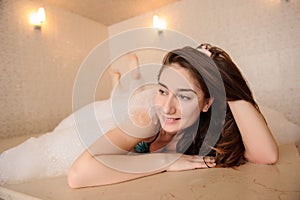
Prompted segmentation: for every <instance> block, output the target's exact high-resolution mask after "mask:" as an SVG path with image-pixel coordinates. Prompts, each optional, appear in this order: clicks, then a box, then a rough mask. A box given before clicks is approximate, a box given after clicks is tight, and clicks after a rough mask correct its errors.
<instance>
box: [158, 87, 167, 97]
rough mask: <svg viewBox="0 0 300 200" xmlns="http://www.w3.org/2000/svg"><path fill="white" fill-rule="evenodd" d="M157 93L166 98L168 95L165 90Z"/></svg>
mask: <svg viewBox="0 0 300 200" xmlns="http://www.w3.org/2000/svg"><path fill="white" fill-rule="evenodd" d="M158 93H159V94H160V95H162V96H167V95H168V91H167V90H163V89H159V90H158Z"/></svg>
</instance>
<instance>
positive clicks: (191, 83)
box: [159, 63, 199, 91]
mask: <svg viewBox="0 0 300 200" xmlns="http://www.w3.org/2000/svg"><path fill="white" fill-rule="evenodd" d="M159 82H161V83H163V84H165V85H167V87H168V88H170V89H172V90H174V91H175V90H178V89H181V88H186V89H193V90H197V89H198V88H199V87H198V86H197V84H196V81H195V80H194V78H193V76H192V75H191V73H190V72H189V71H188V69H186V68H183V67H181V66H180V65H179V64H177V63H172V64H170V65H168V66H165V67H164V69H163V71H162V73H161V75H160V79H159Z"/></svg>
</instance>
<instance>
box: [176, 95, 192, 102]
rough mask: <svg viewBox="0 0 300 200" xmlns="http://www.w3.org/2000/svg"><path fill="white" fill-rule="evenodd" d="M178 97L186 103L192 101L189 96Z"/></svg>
mask: <svg viewBox="0 0 300 200" xmlns="http://www.w3.org/2000/svg"><path fill="white" fill-rule="evenodd" d="M177 97H178V98H179V99H181V100H184V101H189V100H191V99H192V98H191V97H188V96H185V95H182V94H179V95H177Z"/></svg>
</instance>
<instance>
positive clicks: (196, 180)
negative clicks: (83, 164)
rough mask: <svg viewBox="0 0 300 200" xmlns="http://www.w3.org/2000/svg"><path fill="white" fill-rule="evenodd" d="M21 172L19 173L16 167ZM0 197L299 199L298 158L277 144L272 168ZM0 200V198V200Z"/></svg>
mask: <svg viewBox="0 0 300 200" xmlns="http://www.w3.org/2000/svg"><path fill="white" fill-rule="evenodd" d="M20 170H21V169H20ZM0 197H1V198H2V199H26V200H27V199H45V200H46V199H55V200H59V199H64V200H68V199H72V200H73V199H143V200H145V199H178V200H179V199H183V200H186V199H189V200H191V199H214V200H216V199H222V200H223V199H230V200H232V199H243V200H247V199H249V200H250V199H251V200H253V199H263V200H268V199H270V200H271V199H272V200H274V199H282V200H283V199H286V200H299V199H300V157H299V152H298V151H297V148H296V146H295V145H293V144H291V145H281V146H280V159H279V161H278V163H277V164H275V165H256V164H251V163H247V164H245V165H243V166H240V167H237V168H211V169H198V170H192V171H183V172H167V173H161V174H157V175H153V176H148V177H145V178H140V179H136V180H133V181H128V182H124V183H119V184H114V185H108V186H99V187H92V188H84V189H70V188H69V187H68V185H67V180H66V177H57V178H51V179H42V180H34V181H31V182H26V183H22V184H15V185H4V186H2V187H0ZM1 198H0V199H1Z"/></svg>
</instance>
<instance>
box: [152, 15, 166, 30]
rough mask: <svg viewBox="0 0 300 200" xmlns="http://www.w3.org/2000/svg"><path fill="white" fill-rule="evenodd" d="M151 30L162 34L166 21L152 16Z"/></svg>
mask: <svg viewBox="0 0 300 200" xmlns="http://www.w3.org/2000/svg"><path fill="white" fill-rule="evenodd" d="M153 28H155V29H157V30H158V31H159V32H162V31H163V30H165V29H166V28H167V24H166V21H165V20H164V19H161V18H159V17H158V16H157V15H154V16H153Z"/></svg>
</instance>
